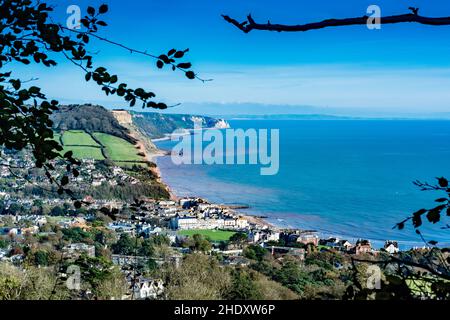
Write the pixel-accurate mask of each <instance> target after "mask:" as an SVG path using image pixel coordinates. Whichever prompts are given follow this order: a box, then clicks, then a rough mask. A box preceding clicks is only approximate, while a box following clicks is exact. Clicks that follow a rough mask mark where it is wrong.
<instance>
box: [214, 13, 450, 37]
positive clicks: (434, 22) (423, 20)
mask: <svg viewBox="0 0 450 320" xmlns="http://www.w3.org/2000/svg"><path fill="white" fill-rule="evenodd" d="M410 10H411V11H412V12H413V13H408V14H401V15H395V16H386V17H380V23H381V24H393V23H405V22H414V23H419V24H424V25H430V26H446V25H450V17H441V18H430V17H424V16H420V15H419V14H418V9H417V8H410ZM222 17H223V18H224V19H225V21H227V22H228V23H231V24H232V25H234V26H235V27H236V28H238V29H239V30H241V31H243V32H245V33H249V32H250V31H252V30H262V31H277V32H304V31H309V30H317V29H322V28H328V27H342V26H354V25H366V24H367V23H368V19H369V18H370V19H372V18H373V17H369V16H366V15H364V16H362V17H356V18H346V19H327V20H323V21H320V22H313V23H307V24H297V25H286V24H272V23H270V21H268V22H267V23H257V22H255V20H253V18H252V16H251V15H248V16H247V20H246V21H244V22H238V21H237V20H235V19H233V18H231V17H229V16H227V15H222Z"/></svg>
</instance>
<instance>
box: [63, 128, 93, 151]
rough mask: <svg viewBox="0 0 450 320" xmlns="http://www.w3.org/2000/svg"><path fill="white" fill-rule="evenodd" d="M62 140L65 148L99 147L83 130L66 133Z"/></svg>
mask: <svg viewBox="0 0 450 320" xmlns="http://www.w3.org/2000/svg"><path fill="white" fill-rule="evenodd" d="M62 140H63V143H64V145H65V146H74V145H75V146H97V147H98V146H99V145H98V143H97V142H95V141H94V139H92V137H91V136H90V135H89V134H87V133H86V132H84V131H81V130H70V131H66V132H64V135H63V139H62Z"/></svg>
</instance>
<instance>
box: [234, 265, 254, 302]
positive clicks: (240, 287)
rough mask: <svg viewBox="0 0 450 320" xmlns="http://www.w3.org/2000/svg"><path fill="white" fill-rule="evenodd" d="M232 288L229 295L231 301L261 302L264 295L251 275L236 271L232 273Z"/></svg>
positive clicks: (243, 271)
mask: <svg viewBox="0 0 450 320" xmlns="http://www.w3.org/2000/svg"><path fill="white" fill-rule="evenodd" d="M232 277H233V278H232V281H231V283H232V284H231V288H230V291H229V292H228V294H227V299H229V300H260V299H262V293H261V292H260V291H259V290H258V287H257V285H256V281H255V279H254V277H253V276H252V274H251V273H249V272H247V271H245V270H242V269H236V270H234V271H233V272H232Z"/></svg>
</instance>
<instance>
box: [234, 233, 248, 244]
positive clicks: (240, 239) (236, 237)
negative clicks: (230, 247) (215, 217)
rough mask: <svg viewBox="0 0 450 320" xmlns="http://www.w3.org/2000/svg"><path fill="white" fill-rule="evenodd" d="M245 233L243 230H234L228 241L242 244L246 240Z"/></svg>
mask: <svg viewBox="0 0 450 320" xmlns="http://www.w3.org/2000/svg"><path fill="white" fill-rule="evenodd" d="M247 238H248V237H247V234H246V233H245V232H236V233H235V234H233V235H232V236H231V237H230V242H231V243H234V244H236V245H238V246H242V244H244V243H245V242H246V241H247Z"/></svg>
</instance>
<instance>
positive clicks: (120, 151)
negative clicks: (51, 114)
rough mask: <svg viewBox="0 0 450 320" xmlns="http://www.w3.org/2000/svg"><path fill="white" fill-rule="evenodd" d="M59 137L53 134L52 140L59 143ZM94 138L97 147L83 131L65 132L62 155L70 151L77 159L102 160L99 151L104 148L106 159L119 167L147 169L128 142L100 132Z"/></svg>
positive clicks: (136, 151)
mask: <svg viewBox="0 0 450 320" xmlns="http://www.w3.org/2000/svg"><path fill="white" fill-rule="evenodd" d="M60 136H61V134H60V133H56V132H55V133H54V140H57V141H59V137H60ZM94 136H95V138H96V139H98V141H100V143H101V144H102V145H99V144H98V143H97V142H96V141H95V140H94V139H93V138H92V137H91V136H90V135H89V134H88V133H86V132H85V131H83V130H68V131H65V132H64V134H63V136H62V141H63V144H64V150H63V153H65V152H67V151H69V150H71V151H73V156H74V157H75V158H77V159H95V160H104V159H105V157H104V156H103V154H102V150H101V147H102V146H104V148H105V150H106V154H107V156H108V158H109V159H110V160H112V161H114V162H115V163H116V164H117V165H119V166H121V167H124V168H131V167H132V166H133V165H134V164H136V165H139V166H143V167H147V164H146V163H142V162H141V161H144V160H145V158H144V157H142V156H139V155H138V154H137V153H138V152H139V150H138V149H136V147H135V146H134V145H133V144H131V143H130V142H128V141H126V140H124V139H122V138H118V137H116V136H112V135H110V134H106V133H102V132H95V133H94ZM128 161H133V162H128Z"/></svg>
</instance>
